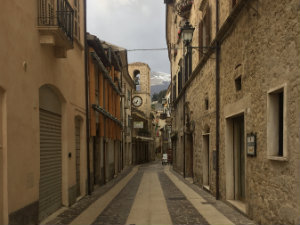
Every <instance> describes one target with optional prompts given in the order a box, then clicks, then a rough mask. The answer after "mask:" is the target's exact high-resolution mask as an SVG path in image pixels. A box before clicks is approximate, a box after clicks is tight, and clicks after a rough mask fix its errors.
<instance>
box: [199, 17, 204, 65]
mask: <svg viewBox="0 0 300 225" xmlns="http://www.w3.org/2000/svg"><path fill="white" fill-rule="evenodd" d="M202 47H203V21H201V22H200V24H199V50H198V52H199V60H200V59H201V58H202V55H203V49H202Z"/></svg>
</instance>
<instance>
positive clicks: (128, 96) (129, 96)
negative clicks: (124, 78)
mask: <svg viewBox="0 0 300 225" xmlns="http://www.w3.org/2000/svg"><path fill="white" fill-rule="evenodd" d="M127 99H128V101H129V102H130V100H131V93H130V90H127Z"/></svg>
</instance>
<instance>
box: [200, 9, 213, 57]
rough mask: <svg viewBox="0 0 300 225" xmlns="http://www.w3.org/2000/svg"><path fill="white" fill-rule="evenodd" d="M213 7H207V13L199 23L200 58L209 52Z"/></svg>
mask: <svg viewBox="0 0 300 225" xmlns="http://www.w3.org/2000/svg"><path fill="white" fill-rule="evenodd" d="M210 29H211V9H210V7H209V6H207V8H206V13H205V15H204V17H203V19H202V21H201V22H200V24H199V59H201V58H202V57H203V55H204V54H205V53H206V52H207V50H208V48H207V47H209V45H210V42H211V35H210Z"/></svg>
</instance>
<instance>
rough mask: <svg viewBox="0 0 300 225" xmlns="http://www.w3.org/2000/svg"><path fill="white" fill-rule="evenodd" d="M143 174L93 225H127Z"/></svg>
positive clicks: (129, 183) (125, 189)
mask: <svg viewBox="0 0 300 225" xmlns="http://www.w3.org/2000/svg"><path fill="white" fill-rule="evenodd" d="M142 176H143V172H142V171H141V170H139V171H138V172H137V173H136V174H135V175H134V176H133V177H132V179H131V180H130V181H129V182H128V184H127V185H126V186H125V187H124V188H123V189H122V191H121V192H120V193H119V194H118V195H117V196H116V197H115V198H114V199H113V200H112V201H111V203H110V204H109V205H108V206H107V207H106V208H105V210H104V211H103V212H102V213H101V214H100V215H99V216H98V217H97V219H96V220H95V221H94V222H93V225H104V224H125V223H126V220H127V218H128V215H129V213H130V209H131V207H132V205H133V201H134V198H135V195H136V193H137V190H138V187H139V184H140V183H141V180H142Z"/></svg>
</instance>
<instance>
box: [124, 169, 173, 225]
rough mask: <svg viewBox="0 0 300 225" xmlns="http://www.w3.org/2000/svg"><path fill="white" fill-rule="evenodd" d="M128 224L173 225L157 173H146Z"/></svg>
mask: <svg viewBox="0 0 300 225" xmlns="http://www.w3.org/2000/svg"><path fill="white" fill-rule="evenodd" d="M126 224H172V220H171V217H170V214H169V211H168V208H167V204H166V200H165V198H164V194H163V191H162V188H161V186H160V182H159V179H158V176H157V173H156V172H148V171H146V172H145V173H144V175H143V178H142V181H141V183H140V186H139V189H138V192H137V194H136V197H135V200H134V203H133V206H132V208H131V211H130V214H129V217H128V219H127V221H126Z"/></svg>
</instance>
